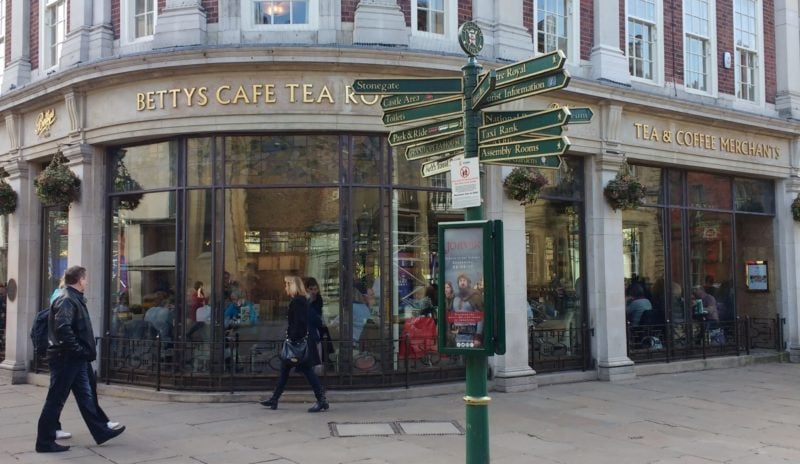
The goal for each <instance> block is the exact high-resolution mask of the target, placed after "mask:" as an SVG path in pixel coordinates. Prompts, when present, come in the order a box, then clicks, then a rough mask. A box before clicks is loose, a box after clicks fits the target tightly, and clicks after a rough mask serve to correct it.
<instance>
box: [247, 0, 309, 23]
mask: <svg viewBox="0 0 800 464" xmlns="http://www.w3.org/2000/svg"><path fill="white" fill-rule="evenodd" d="M308 4H309V2H308V0H283V1H267V2H264V1H260V0H257V1H255V2H253V22H254V23H255V24H307V23H308Z"/></svg>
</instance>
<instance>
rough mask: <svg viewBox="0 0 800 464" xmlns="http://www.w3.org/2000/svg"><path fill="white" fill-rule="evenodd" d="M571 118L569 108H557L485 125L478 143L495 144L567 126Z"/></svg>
mask: <svg viewBox="0 0 800 464" xmlns="http://www.w3.org/2000/svg"><path fill="white" fill-rule="evenodd" d="M569 118H570V112H569V110H568V109H567V108H556V109H552V110H545V111H542V112H541V113H534V114H532V115H529V116H522V117H520V118H517V119H510V120H508V121H503V122H498V123H495V124H489V125H483V126H481V127H480V129H478V142H479V143H487V142H493V141H495V140H499V139H505V138H509V137H514V136H517V135H523V134H527V133H529V132H536V131H540V130H542V129H548V128H550V127H560V126H562V125H564V124H566V123H567V122H568V121H569Z"/></svg>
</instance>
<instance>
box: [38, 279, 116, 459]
mask: <svg viewBox="0 0 800 464" xmlns="http://www.w3.org/2000/svg"><path fill="white" fill-rule="evenodd" d="M64 283H65V284H66V288H65V289H64V291H63V292H62V293H61V294H60V295H59V296H58V297H57V298H56V299H55V301H53V304H52V305H51V307H50V319H49V321H48V337H49V339H50V342H51V346H50V348H48V350H47V359H48V363H49V365H50V389H49V390H48V391H47V399H46V400H45V403H44V407H43V408H42V414H41V416H39V427H38V432H37V435H36V452H38V453H55V452H60V451H67V450H68V449H69V446H63V445H59V444H58V443H56V441H55V440H56V430H57V429H58V428H59V420H60V417H61V410H62V409H64V403H65V402H66V401H67V397H69V392H70V391H72V392H73V394H74V395H75V401H76V402H77V403H78V409H79V410H80V412H81V416H83V420H84V421H85V422H86V426H87V427H89V432H91V434H92V437H93V438H94V441H96V442H97V444H98V445H100V444H103V443H105V442H107V441H108V440H111V439H112V438H114V437H116V436H117V435H119V434H121V433H122V432H124V431H125V427H124V426H122V427H119V428H117V429H112V428H109V427H108V423H107V420H106V419H105V418H101V417H100V416H99V415H98V411H97V406H96V404H97V400H96V398H95V395H96V393H94V390H93V388H92V376H93V372H92V364H91V363H92V361H94V359H95V357H96V348H95V342H94V331H93V330H92V321H91V319H90V318H89V311H88V310H87V308H86V300H85V299H84V297H83V294H84V292H85V291H86V288H87V279H86V268H83V267H81V266H72V267H70V268H69V269H67V270H66V271H65V272H64Z"/></svg>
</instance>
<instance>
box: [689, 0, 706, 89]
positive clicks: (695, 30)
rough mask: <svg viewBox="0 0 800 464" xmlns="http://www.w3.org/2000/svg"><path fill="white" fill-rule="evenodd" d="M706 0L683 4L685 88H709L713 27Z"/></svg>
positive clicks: (694, 0) (693, 0)
mask: <svg viewBox="0 0 800 464" xmlns="http://www.w3.org/2000/svg"><path fill="white" fill-rule="evenodd" d="M710 6H711V5H710V4H709V1H708V0H688V1H686V2H684V4H683V31H684V34H685V38H684V54H685V58H684V66H685V70H684V83H685V85H686V87H687V88H690V89H695V90H699V91H701V92H709V91H710V90H711V86H710V79H711V72H712V67H711V50H712V42H711V41H712V37H713V34H712V32H713V28H712V24H711V9H710Z"/></svg>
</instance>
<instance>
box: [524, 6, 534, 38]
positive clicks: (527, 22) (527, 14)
mask: <svg viewBox="0 0 800 464" xmlns="http://www.w3.org/2000/svg"><path fill="white" fill-rule="evenodd" d="M533 4H534V1H533V0H525V1H523V2H522V27H524V28H525V30H526V31H528V34H530V35H531V37H534V35H533Z"/></svg>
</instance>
